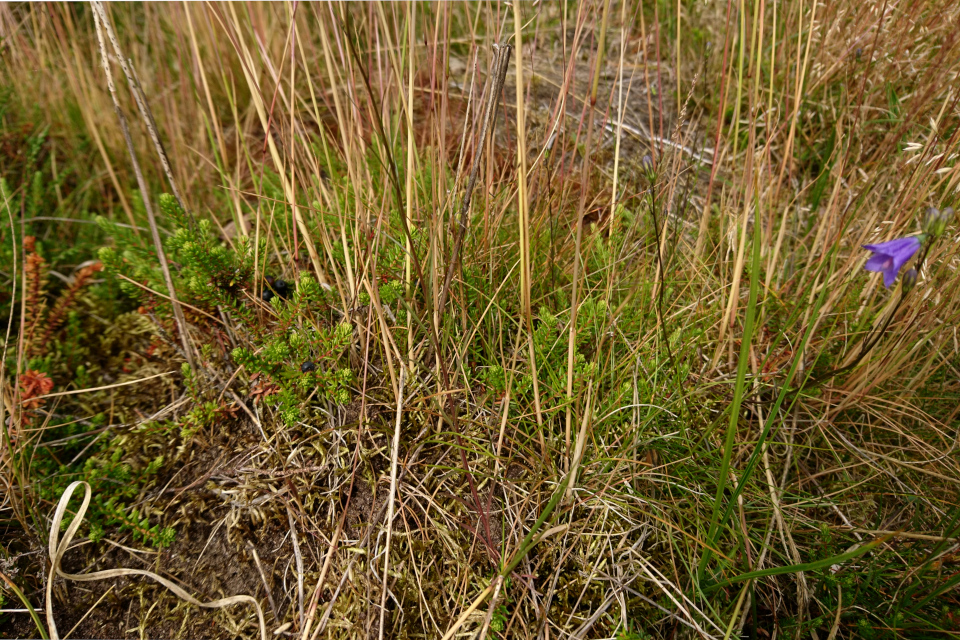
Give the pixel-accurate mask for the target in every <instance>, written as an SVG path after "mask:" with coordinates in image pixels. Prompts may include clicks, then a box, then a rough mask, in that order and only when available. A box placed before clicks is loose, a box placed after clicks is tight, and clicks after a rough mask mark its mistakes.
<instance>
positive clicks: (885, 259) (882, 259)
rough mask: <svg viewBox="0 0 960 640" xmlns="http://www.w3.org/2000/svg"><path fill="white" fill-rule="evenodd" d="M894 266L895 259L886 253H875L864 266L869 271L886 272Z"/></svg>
mask: <svg viewBox="0 0 960 640" xmlns="http://www.w3.org/2000/svg"><path fill="white" fill-rule="evenodd" d="M891 265H893V259H892V258H891V257H890V256H888V255H887V254H885V253H875V254H873V255H872V256H870V259H869V260H867V264H865V265H864V268H866V270H867V271H884V270H886V269H889V268H890V266H891Z"/></svg>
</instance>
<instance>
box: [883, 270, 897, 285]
mask: <svg viewBox="0 0 960 640" xmlns="http://www.w3.org/2000/svg"><path fill="white" fill-rule="evenodd" d="M899 271H900V269H887V270H886V271H884V272H883V286H885V287H886V288H887V289H889V288H890V287H892V286H893V283H894V282H896V281H897V273H898V272H899Z"/></svg>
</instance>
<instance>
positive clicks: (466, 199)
mask: <svg viewBox="0 0 960 640" xmlns="http://www.w3.org/2000/svg"><path fill="white" fill-rule="evenodd" d="M511 51H513V47H512V46H510V45H509V44H503V45H500V46H499V47H497V57H496V59H495V60H494V61H493V69H494V71H493V79H492V89H493V90H492V91H491V92H490V93H489V95H487V108H486V111H485V112H484V116H483V128H482V129H481V130H480V139H479V140H477V147H476V150H475V151H474V153H473V164H472V166H471V167H470V180H469V181H467V190H466V192H465V193H464V194H463V202H461V203H460V212H459V214H458V215H457V228H456V233H457V236H456V238H455V239H454V242H453V252H452V253H451V255H450V262H449V264H448V265H447V273H446V275H445V276H444V278H443V288H442V289H441V290H440V298H439V299H438V301H437V311H438V312H439V313H443V307H444V305H445V304H446V303H447V296H448V295H449V293H450V283H451V281H452V280H453V272H454V271H456V269H457V264H458V263H459V260H460V250H461V248H462V246H463V239H464V237H465V236H466V235H467V214H468V213H469V212H470V199H471V197H472V196H473V189H474V187H475V186H476V184H477V174H479V173H480V160H481V159H482V157H483V147H484V142H485V141H486V139H487V131H490V133H491V134H492V133H493V128H492V127H495V126H496V124H495V123H496V113H497V100H498V99H499V97H500V92H501V91H502V90H503V83H504V82H505V80H506V77H507V67H509V66H510V53H511Z"/></svg>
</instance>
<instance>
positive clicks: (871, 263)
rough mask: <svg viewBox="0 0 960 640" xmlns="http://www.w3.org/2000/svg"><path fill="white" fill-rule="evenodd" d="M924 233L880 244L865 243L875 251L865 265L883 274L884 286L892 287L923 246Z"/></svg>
mask: <svg viewBox="0 0 960 640" xmlns="http://www.w3.org/2000/svg"><path fill="white" fill-rule="evenodd" d="M924 239H925V238H924V234H920V235H918V236H907V237H906V238H897V239H896V240H890V241H889V242H881V243H880V244H865V245H863V248H864V249H867V250H869V251H872V252H873V255H872V256H870V259H869V260H867V264H866V265H865V267H866V269H867V271H874V272H877V273H882V274H883V286H885V287H886V288H888V289H889V288H890V287H891V286H893V283H894V281H896V279H897V274H898V273H900V269H902V268H903V265H905V264H906V263H907V261H908V260H909V259H910V258H912V257H913V256H914V254H916V253H917V251H918V250H919V249H920V247H921V246H923V241H924Z"/></svg>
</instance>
